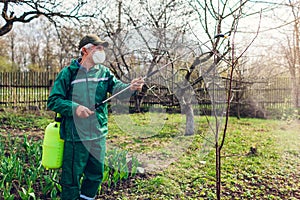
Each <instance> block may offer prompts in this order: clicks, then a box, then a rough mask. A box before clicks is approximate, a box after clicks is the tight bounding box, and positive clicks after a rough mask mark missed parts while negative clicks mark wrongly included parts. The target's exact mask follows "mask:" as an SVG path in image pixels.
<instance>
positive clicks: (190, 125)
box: [185, 104, 195, 136]
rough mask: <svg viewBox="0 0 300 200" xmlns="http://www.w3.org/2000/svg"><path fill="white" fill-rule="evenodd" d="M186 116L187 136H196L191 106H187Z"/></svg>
mask: <svg viewBox="0 0 300 200" xmlns="http://www.w3.org/2000/svg"><path fill="white" fill-rule="evenodd" d="M185 116H186V127H185V135H186V136H189V135H194V133H195V132H194V128H195V123H194V110H193V106H192V105H191V104H188V105H186V106H185Z"/></svg>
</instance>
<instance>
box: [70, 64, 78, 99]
mask: <svg viewBox="0 0 300 200" xmlns="http://www.w3.org/2000/svg"><path fill="white" fill-rule="evenodd" d="M67 68H68V70H69V72H70V77H69V83H68V86H67V95H69V94H70V90H71V84H72V81H74V80H75V78H76V75H77V72H78V69H79V68H78V69H76V71H75V72H74V71H72V70H71V69H70V66H68V67H67Z"/></svg>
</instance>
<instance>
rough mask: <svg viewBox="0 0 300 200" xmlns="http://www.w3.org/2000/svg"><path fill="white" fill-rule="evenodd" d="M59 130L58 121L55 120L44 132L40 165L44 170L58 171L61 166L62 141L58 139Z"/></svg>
mask: <svg viewBox="0 0 300 200" xmlns="http://www.w3.org/2000/svg"><path fill="white" fill-rule="evenodd" d="M56 119H57V118H56ZM59 129H60V121H59V120H55V122H52V123H50V124H49V125H48V126H47V127H46V130H45V136H44V141H43V155H42V165H43V166H44V167H45V168H46V169H59V168H61V166H62V159H63V152H64V140H62V139H60V135H59Z"/></svg>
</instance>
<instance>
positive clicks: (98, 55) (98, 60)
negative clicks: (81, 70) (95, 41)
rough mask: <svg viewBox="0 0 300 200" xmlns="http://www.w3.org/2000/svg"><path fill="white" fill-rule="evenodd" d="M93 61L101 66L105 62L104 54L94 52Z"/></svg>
mask: <svg viewBox="0 0 300 200" xmlns="http://www.w3.org/2000/svg"><path fill="white" fill-rule="evenodd" d="M93 61H94V63H95V64H102V63H103V62H104V61H105V52H104V51H95V52H94V54H93Z"/></svg>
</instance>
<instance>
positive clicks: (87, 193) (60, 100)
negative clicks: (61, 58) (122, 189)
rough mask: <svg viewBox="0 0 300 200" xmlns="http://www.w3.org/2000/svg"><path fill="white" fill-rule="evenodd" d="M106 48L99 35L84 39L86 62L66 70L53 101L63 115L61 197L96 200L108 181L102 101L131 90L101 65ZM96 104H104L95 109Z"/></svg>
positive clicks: (138, 84)
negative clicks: (105, 178)
mask: <svg viewBox="0 0 300 200" xmlns="http://www.w3.org/2000/svg"><path fill="white" fill-rule="evenodd" d="M107 46H108V43H107V42H106V41H102V40H101V39H100V38H99V37H98V36H96V35H94V34H89V35H86V36H84V37H83V38H82V39H81V40H80V42H79V50H80V52H81V55H82V58H79V59H78V60H76V59H73V60H72V61H71V64H70V66H68V67H65V68H64V69H62V71H61V72H60V73H59V74H58V76H57V78H56V80H55V82H54V85H53V88H52V90H51V93H50V96H49V98H48V102H47V103H48V108H49V109H51V110H53V111H55V112H57V113H60V114H61V115H62V122H61V128H60V136H61V138H62V139H64V141H65V143H64V157H63V166H62V177H61V185H62V194H61V198H62V199H79V198H80V199H94V198H95V196H96V194H97V191H98V188H99V185H100V184H101V181H102V178H103V172H104V158H105V149H106V148H105V146H106V135H107V133H108V128H107V116H108V111H107V104H106V103H104V104H101V102H102V101H103V100H105V99H106V98H107V93H111V94H113V93H115V92H118V91H120V90H122V89H124V88H126V87H129V84H125V83H123V82H121V81H119V80H117V79H116V78H115V76H114V75H113V74H112V73H111V72H110V70H109V69H108V68H106V67H105V66H103V65H102V63H103V62H104V60H105V52H104V48H105V47H107ZM143 83H144V81H143V80H142V79H134V80H132V81H131V84H130V91H132V92H130V91H129V90H128V91H127V92H125V93H122V96H123V98H125V96H127V97H130V96H131V93H133V91H135V90H140V89H141V88H142V86H143ZM96 103H100V106H99V107H97V108H96V109H94V107H95V104H96ZM82 176H83V179H82V184H81V185H80V183H81V181H80V180H81V177H82Z"/></svg>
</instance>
